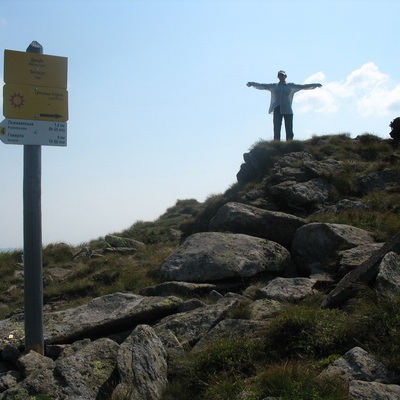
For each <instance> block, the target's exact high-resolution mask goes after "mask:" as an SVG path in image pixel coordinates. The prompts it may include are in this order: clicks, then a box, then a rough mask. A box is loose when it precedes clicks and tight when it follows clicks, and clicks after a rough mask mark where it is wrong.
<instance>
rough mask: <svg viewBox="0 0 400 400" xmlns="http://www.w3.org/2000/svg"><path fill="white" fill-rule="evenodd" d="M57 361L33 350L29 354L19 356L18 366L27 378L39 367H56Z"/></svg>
mask: <svg viewBox="0 0 400 400" xmlns="http://www.w3.org/2000/svg"><path fill="white" fill-rule="evenodd" d="M55 366H56V363H55V362H54V361H53V360H52V359H51V358H49V357H45V356H42V355H41V354H39V353H36V352H35V351H33V350H31V351H29V353H28V354H24V355H23V356H21V357H19V358H18V361H17V367H18V369H19V370H20V371H21V372H22V374H23V376H24V377H25V378H26V377H27V376H29V375H31V374H32V373H35V372H37V370H39V369H54V368H55Z"/></svg>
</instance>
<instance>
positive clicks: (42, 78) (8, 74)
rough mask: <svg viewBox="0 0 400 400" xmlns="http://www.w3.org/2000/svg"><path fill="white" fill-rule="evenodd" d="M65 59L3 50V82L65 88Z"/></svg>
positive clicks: (66, 60)
mask: <svg viewBox="0 0 400 400" xmlns="http://www.w3.org/2000/svg"><path fill="white" fill-rule="evenodd" d="M67 62H68V59H67V58H66V57H58V56H49V55H45V54H36V53H27V52H22V51H14V50H4V82H5V83H19V84H21V85H38V86H46V87H57V88H64V89H66V88H67Z"/></svg>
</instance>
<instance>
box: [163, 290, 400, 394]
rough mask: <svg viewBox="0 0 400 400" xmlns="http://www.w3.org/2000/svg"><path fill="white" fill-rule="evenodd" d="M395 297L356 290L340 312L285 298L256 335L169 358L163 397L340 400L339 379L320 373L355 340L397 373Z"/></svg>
mask: <svg viewBox="0 0 400 400" xmlns="http://www.w3.org/2000/svg"><path fill="white" fill-rule="evenodd" d="M399 306H400V296H397V297H396V296H387V295H385V294H382V293H381V294H379V293H377V292H375V291H372V290H371V289H368V288H364V290H361V292H360V295H359V297H357V298H356V299H354V300H353V302H352V304H351V305H350V306H349V307H348V309H347V310H339V309H334V310H329V309H320V308H319V301H318V302H317V299H314V300H313V301H306V302H303V303H300V304H287V305H286V307H285V308H284V310H283V311H281V313H280V314H279V315H278V316H277V317H275V318H274V319H273V320H272V321H271V325H270V326H269V328H267V329H266V330H265V331H264V333H262V334H261V335H260V336H259V337H257V338H252V339H244V338H240V337H238V338H230V339H221V340H218V341H215V342H214V343H212V344H211V345H210V346H209V347H208V348H206V349H203V350H201V351H196V352H191V353H189V354H185V356H184V357H183V358H182V359H180V360H177V361H175V362H176V364H177V365H175V368H174V370H179V371H180V373H179V375H176V376H170V377H169V381H170V383H169V385H168V388H167V390H166V392H165V395H164V397H163V400H172V399H174V400H184V399H188V398H191V399H193V400H200V399H237V400H239V399H248V400H263V399H265V398H266V397H267V396H271V397H278V398H281V399H286V400H289V399H290V400H313V399H315V400H317V399H318V400H346V399H348V394H347V393H348V388H347V385H346V383H344V382H343V381H340V380H335V379H334V378H332V377H330V378H329V379H323V378H321V377H320V373H321V371H322V370H323V369H324V368H326V367H327V366H328V365H329V364H330V363H331V362H332V361H334V360H336V359H337V358H339V357H340V356H341V355H343V354H344V353H345V352H347V351H348V350H350V349H351V348H353V347H355V346H360V347H362V348H364V349H365V350H366V351H368V352H370V354H372V355H373V356H374V357H376V358H377V359H378V360H380V361H382V362H384V363H385V365H387V366H388V367H389V368H390V369H391V370H393V371H394V372H396V373H400V367H399V365H400V356H399V354H400V317H399V313H398V309H399Z"/></svg>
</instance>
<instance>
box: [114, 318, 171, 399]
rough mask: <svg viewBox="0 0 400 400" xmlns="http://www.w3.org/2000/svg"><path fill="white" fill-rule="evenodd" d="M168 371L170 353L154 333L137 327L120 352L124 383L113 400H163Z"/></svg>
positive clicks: (119, 361) (147, 327)
mask: <svg viewBox="0 0 400 400" xmlns="http://www.w3.org/2000/svg"><path fill="white" fill-rule="evenodd" d="M167 369H168V368H167V353H166V351H165V349H164V346H163V344H162V342H161V340H160V339H159V338H158V336H157V335H156V333H155V332H154V329H153V328H151V327H150V326H148V325H139V326H137V327H136V328H135V330H134V331H133V332H132V333H131V335H130V336H128V338H127V339H126V340H125V341H124V342H123V343H122V344H121V346H120V349H119V351H118V371H119V375H120V380H121V382H120V383H119V384H118V386H117V387H116V388H115V390H114V392H113V399H115V400H118V399H127V400H135V399H146V400H158V399H161V398H162V393H163V391H164V390H165V388H166V386H167V383H168V380H167V372H168V371H167Z"/></svg>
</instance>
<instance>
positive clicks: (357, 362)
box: [322, 347, 396, 383]
mask: <svg viewBox="0 0 400 400" xmlns="http://www.w3.org/2000/svg"><path fill="white" fill-rule="evenodd" d="M322 375H323V376H330V375H334V376H338V377H339V378H341V379H343V380H344V381H346V382H350V381H353V380H360V381H368V382H371V381H375V382H381V383H393V382H395V380H396V376H395V375H394V374H393V373H391V372H390V371H388V369H387V368H386V367H385V366H384V365H383V364H382V363H381V362H380V361H378V360H376V359H375V358H373V357H372V356H371V355H369V354H368V353H367V352H366V351H365V350H364V349H362V348H361V347H354V348H353V349H351V350H349V351H348V352H347V353H346V354H345V355H344V356H343V357H341V358H339V359H337V360H336V361H334V362H333V363H332V364H331V365H329V366H328V367H327V368H326V369H325V370H324V371H323V372H322Z"/></svg>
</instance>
